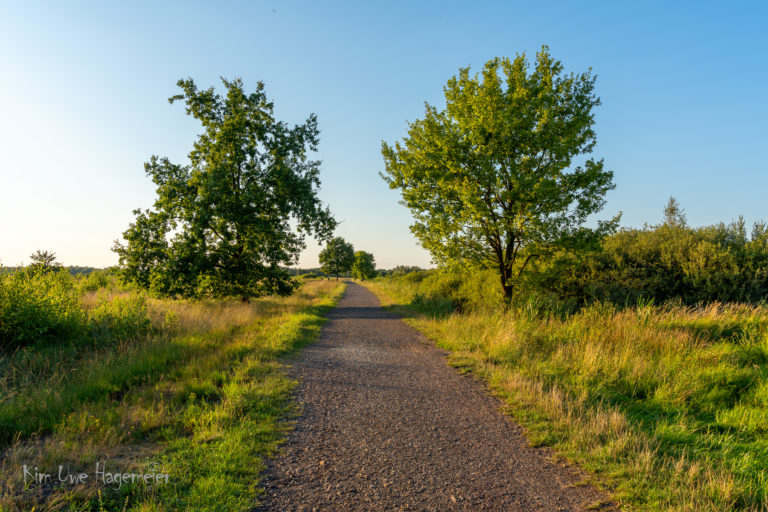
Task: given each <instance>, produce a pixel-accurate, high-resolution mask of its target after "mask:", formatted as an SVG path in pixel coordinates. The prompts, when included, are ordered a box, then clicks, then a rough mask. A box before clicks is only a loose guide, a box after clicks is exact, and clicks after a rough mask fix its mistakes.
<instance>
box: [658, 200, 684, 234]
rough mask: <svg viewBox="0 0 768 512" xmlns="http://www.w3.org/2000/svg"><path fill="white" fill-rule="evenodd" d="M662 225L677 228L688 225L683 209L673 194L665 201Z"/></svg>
mask: <svg viewBox="0 0 768 512" xmlns="http://www.w3.org/2000/svg"><path fill="white" fill-rule="evenodd" d="M664 225H666V226H670V227H679V228H683V227H685V226H687V225H688V220H687V219H686V218H685V210H683V208H682V207H681V206H680V203H678V202H677V199H675V198H674V196H669V201H667V205H666V206H665V207H664Z"/></svg>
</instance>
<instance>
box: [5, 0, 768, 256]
mask: <svg viewBox="0 0 768 512" xmlns="http://www.w3.org/2000/svg"><path fill="white" fill-rule="evenodd" d="M767 5H768V4H766V3H764V2H741V3H733V2H729V3H727V4H726V2H717V3H704V2H687V3H685V2H674V3H673V2H604V3H599V2H549V3H545V2H530V1H527V2H472V3H470V2H444V1H441V2H345V3H339V2H316V1H314V2H312V1H306V2H294V1H285V2H281V1H269V2H178V3H171V2H144V3H140V2H103V1H99V2H88V3H85V2H48V3H43V2H4V3H3V4H0V261H2V263H3V264H4V265H16V264H19V263H24V262H27V261H28V256H29V254H30V253H32V252H33V251H34V250H36V249H50V250H54V251H56V253H57V255H58V257H59V259H60V260H61V261H62V262H63V263H64V264H69V265H75V264H79V265H92V266H106V265H111V264H114V263H116V257H115V255H114V254H113V253H112V252H111V251H110V247H111V246H112V242H113V240H114V239H116V238H118V237H119V236H120V234H121V233H122V231H123V230H125V228H126V227H127V226H128V223H129V222H130V221H131V219H132V217H133V216H132V214H131V211H132V210H133V209H134V208H138V207H141V208H146V207H149V206H150V205H151V204H152V202H153V199H154V189H153V187H152V184H151V182H150V181H149V179H148V178H147V177H145V175H144V170H143V163H144V162H145V161H146V160H147V159H148V158H149V157H150V156H151V155H152V154H158V155H166V156H168V157H169V158H171V160H173V161H176V162H184V161H185V159H186V154H187V152H188V151H189V149H190V148H191V144H192V141H193V139H194V136H195V134H196V133H197V132H198V126H197V125H196V124H195V122H194V120H192V119H191V118H188V117H187V116H186V115H185V114H184V109H183V106H182V105H180V104H178V103H177V104H174V105H169V104H168V102H167V101H166V100H167V98H168V97H169V96H171V95H173V94H176V92H177V88H176V86H175V83H176V81H177V80H178V79H179V78H182V77H188V76H189V77H192V78H194V79H195V80H196V81H197V82H198V84H199V85H200V86H203V87H207V86H210V85H218V84H219V82H218V77H219V76H225V77H228V78H234V77H242V78H243V80H244V81H245V85H246V87H247V88H251V87H253V85H254V84H255V83H256V82H257V81H258V80H261V81H264V82H265V84H266V87H267V94H268V95H269V97H270V98H272V99H273V100H274V102H275V110H276V114H277V116H278V118H280V119H283V120H285V121H288V122H291V123H296V122H300V121H303V120H304V119H305V118H306V117H307V115H309V113H311V112H314V113H316V114H317V115H318V118H319V124H320V129H321V131H322V133H321V144H320V152H319V154H318V157H319V158H320V159H321V160H322V161H323V174H322V181H323V188H322V191H321V197H322V198H323V200H325V201H326V202H327V203H329V204H330V207H331V209H332V210H333V212H334V213H335V214H336V216H337V218H338V219H340V220H341V221H342V224H341V226H340V227H339V229H338V233H339V234H340V235H341V236H344V237H345V238H346V239H347V240H349V241H350V242H352V243H353V244H354V245H355V247H356V248H358V249H363V250H368V251H370V252H373V253H374V255H375V256H376V260H377V263H378V265H379V267H384V268H387V267H392V266H394V265H397V264H412V265H421V266H427V265H428V264H429V256H428V255H427V254H426V253H425V252H424V251H423V250H422V249H420V248H419V247H418V246H417V244H416V242H415V240H414V239H413V237H412V236H411V235H410V232H409V230H408V226H409V224H410V222H411V218H410V215H409V212H408V211H407V210H406V209H405V208H404V207H402V206H400V205H399V204H398V199H399V195H398V193H397V192H396V191H391V190H389V189H388V188H387V186H386V184H385V183H384V182H383V181H382V180H381V178H380V177H379V176H378V171H380V170H381V169H382V167H383V164H382V160H381V155H380V145H381V141H382V140H386V141H388V142H393V141H395V140H397V139H399V138H401V137H402V136H403V135H405V130H406V121H408V120H411V121H412V120H415V119H416V118H418V117H420V116H421V115H422V113H423V102H424V101H429V102H430V103H434V104H437V105H441V104H442V86H443V84H445V82H446V81H447V80H448V79H449V78H450V77H451V76H452V75H454V74H455V73H456V72H457V70H458V68H459V67H462V66H467V65H471V66H472V67H473V68H475V69H479V67H481V66H482V64H483V63H484V62H485V61H487V60H488V59H490V58H492V57H495V56H510V57H513V56H514V55H515V54H516V53H519V52H528V53H529V54H531V55H532V54H534V53H535V52H536V50H538V49H539V48H540V47H541V45H542V44H547V45H549V46H550V49H551V52H552V54H553V56H555V57H556V58H558V59H560V60H561V61H562V62H563V63H564V65H565V68H566V70H567V71H576V72H581V71H585V70H586V69H587V68H588V67H590V66H591V67H592V69H593V70H594V72H595V73H596V74H597V75H598V81H597V92H598V94H599V96H600V97H601V98H602V101H603V105H602V106H600V107H599V108H598V112H597V125H596V131H597V136H598V145H597V148H596V152H595V154H596V156H598V157H603V158H605V162H606V166H607V167H608V168H610V169H613V170H614V171H615V182H616V186H617V187H616V190H615V191H613V192H611V193H609V195H608V197H607V200H608V203H607V206H606V208H605V210H604V212H603V214H602V216H603V217H608V216H610V215H612V214H614V213H615V212H617V211H619V210H621V211H623V212H624V216H623V222H622V223H623V225H626V226H641V225H642V224H643V223H645V222H649V223H655V222H658V221H659V220H660V218H661V211H662V208H663V206H664V203H665V202H666V200H667V198H668V197H669V196H670V195H674V196H675V197H677V199H678V200H679V202H680V203H681V205H682V206H683V207H684V208H685V210H686V212H687V215H688V220H689V222H690V223H691V224H694V225H701V224H711V223H716V222H719V221H721V220H723V221H730V220H732V219H734V218H736V217H737V216H738V215H740V214H743V215H744V217H745V219H746V220H747V222H750V223H751V222H752V221H754V220H757V219H761V218H764V219H768V207H767V206H766V200H765V195H766V191H768V163H767V162H768V154H767V153H768V140H767V137H766V134H767V133H766V132H767V130H766V119H768V96H767V94H766V93H768V87H767V86H766V79H768V67H767V63H768V35H766V34H767V33H768V31H766V20H768V8H767V7H766V6H767ZM317 252H318V249H317V248H316V247H315V244H312V243H310V246H309V248H308V249H307V251H305V253H304V254H303V255H302V259H301V264H302V266H314V265H315V264H316V262H317Z"/></svg>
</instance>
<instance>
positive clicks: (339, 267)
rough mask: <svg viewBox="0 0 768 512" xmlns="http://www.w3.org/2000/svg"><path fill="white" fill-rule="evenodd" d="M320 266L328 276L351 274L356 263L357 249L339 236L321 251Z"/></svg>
mask: <svg viewBox="0 0 768 512" xmlns="http://www.w3.org/2000/svg"><path fill="white" fill-rule="evenodd" d="M319 259H320V265H321V267H320V268H321V269H322V270H323V272H325V273H326V274H328V275H335V276H336V279H337V280H338V279H339V275H340V274H343V273H345V272H349V271H350V270H351V269H352V264H353V263H354V262H355V249H354V248H353V247H352V244H350V243H347V242H346V241H345V240H344V239H343V238H342V237H340V236H337V237H334V238H332V239H331V240H329V241H328V244H327V245H326V246H325V248H324V249H323V250H322V251H320V256H319Z"/></svg>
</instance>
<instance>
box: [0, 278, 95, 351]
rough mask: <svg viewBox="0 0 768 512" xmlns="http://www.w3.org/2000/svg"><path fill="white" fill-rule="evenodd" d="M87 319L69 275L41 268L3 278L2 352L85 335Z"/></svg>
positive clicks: (0, 290) (0, 301)
mask: <svg viewBox="0 0 768 512" xmlns="http://www.w3.org/2000/svg"><path fill="white" fill-rule="evenodd" d="M85 327H86V315H85V313H84V312H83V311H82V310H81V308H80V300H79V294H78V292H77V289H76V288H75V286H74V281H73V279H72V278H71V277H70V275H69V274H68V273H67V272H66V271H61V270H56V269H53V268H47V269H46V268H44V267H43V266H40V265H35V266H30V267H28V268H25V269H21V270H17V271H16V272H13V273H11V274H0V351H12V350H14V349H16V348H18V347H21V346H24V345H28V344H32V343H39V342H45V341H49V340H53V339H61V340H70V339H73V338H76V337H77V336H79V335H81V334H82V332H83V331H84V329H85Z"/></svg>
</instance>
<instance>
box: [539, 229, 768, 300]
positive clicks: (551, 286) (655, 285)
mask: <svg viewBox="0 0 768 512" xmlns="http://www.w3.org/2000/svg"><path fill="white" fill-rule="evenodd" d="M538 277H539V279H538V281H537V283H536V285H537V286H532V288H536V287H539V288H540V289H541V290H544V291H548V292H550V293H552V294H554V295H555V296H556V297H557V298H558V299H560V300H571V301H575V302H576V303H578V304H584V303H588V302H592V301H597V300H603V301H610V302H613V303H616V304H620V305H624V304H635V303H637V301H638V300H641V299H654V300H656V301H657V302H662V301H666V300H669V299H677V300H680V301H682V302H683V303H686V304H696V303H700V302H712V301H720V302H730V301H738V302H749V303H757V302H760V301H761V300H765V299H766V298H767V297H768V230H766V227H765V225H764V224H762V223H758V224H756V225H755V227H754V229H753V230H752V235H751V237H750V236H747V233H746V229H745V226H744V222H743V221H741V220H740V221H738V222H734V223H732V224H730V225H725V224H722V223H721V224H718V225H715V226H706V227H702V228H691V227H688V226H685V225H668V224H662V225H660V226H653V227H645V228H643V229H625V230H622V231H620V232H618V233H616V234H614V235H612V236H609V237H608V238H606V239H605V240H604V241H603V243H602V246H601V247H600V248H599V249H598V250H596V251H593V252H591V253H585V254H580V255H561V256H559V257H557V258H555V259H554V260H553V261H552V262H551V263H549V264H547V265H546V267H543V268H540V272H539V274H538Z"/></svg>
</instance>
